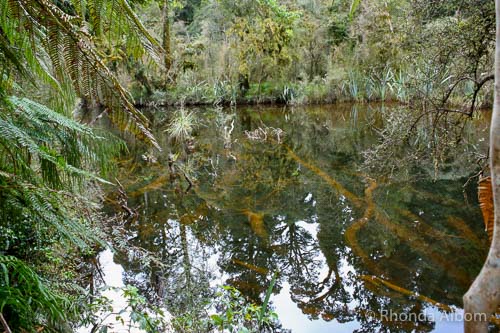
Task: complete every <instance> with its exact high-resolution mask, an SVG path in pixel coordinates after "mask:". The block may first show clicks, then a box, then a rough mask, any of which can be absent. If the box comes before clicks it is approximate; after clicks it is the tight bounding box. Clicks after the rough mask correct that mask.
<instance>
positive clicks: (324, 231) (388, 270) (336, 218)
mask: <svg viewBox="0 0 500 333" xmlns="http://www.w3.org/2000/svg"><path fill="white" fill-rule="evenodd" d="M192 112H193V114H194V115H198V117H199V118H200V119H201V118H203V119H205V118H206V119H208V120H206V121H199V122H198V123H197V125H196V126H195V131H194V133H193V136H194V140H193V141H191V140H188V141H189V142H187V143H186V142H185V141H183V144H181V145H175V144H174V143H173V142H171V139H169V136H168V133H167V132H166V129H167V127H168V123H169V114H170V112H169V111H165V110H151V111H150V113H151V117H152V119H153V122H154V128H155V134H156V136H157V138H158V139H159V141H160V143H161V145H162V146H163V148H164V151H163V152H161V153H158V152H154V151H152V150H150V151H149V152H148V151H147V150H148V148H145V147H142V146H132V148H131V151H130V153H129V155H128V156H126V157H125V159H124V160H123V161H122V162H121V163H120V173H119V179H120V182H121V183H122V184H123V185H124V187H125V189H126V192H127V195H128V205H129V207H132V208H138V212H139V216H138V218H136V219H133V220H132V221H130V222H129V223H128V224H127V225H126V232H127V234H128V237H129V241H130V243H131V244H134V245H137V246H140V247H143V248H145V249H147V250H149V251H151V252H152V253H154V254H155V255H156V256H157V257H158V258H160V260H161V261H162V262H163V263H165V264H166V267H168V268H165V267H164V268H161V269H159V268H154V267H150V266H149V265H147V264H145V263H144V262H142V261H141V260H138V259H135V258H134V257H133V256H130V255H127V254H117V255H115V258H114V261H115V262H116V263H118V264H120V265H121V266H122V267H123V269H124V272H123V274H122V278H123V280H124V283H127V284H133V285H136V286H138V287H139V288H140V289H141V290H143V291H144V292H145V293H146V294H147V295H149V296H150V297H151V298H155V299H161V300H163V301H164V302H165V303H166V308H167V309H168V310H169V311H170V312H171V313H173V314H176V313H179V312H182V311H183V309H189V308H190V307H193V304H195V303H196V302H199V299H200V298H201V297H203V296H207V295H210V294H211V292H212V290H213V288H214V287H215V286H217V285H231V286H234V287H235V288H237V289H239V290H240V291H241V292H242V293H243V294H244V295H245V296H246V297H247V298H248V299H250V300H254V301H255V302H260V300H261V299H262V298H263V294H264V293H265V291H266V289H267V287H268V286H269V283H270V279H271V276H272V275H273V273H274V272H279V278H278V281H277V284H276V287H275V289H274V294H273V296H272V298H271V300H272V304H273V306H274V308H275V310H276V312H277V313H278V314H279V317H280V320H281V322H282V324H283V327H284V328H287V329H291V330H292V331H293V332H304V333H309V332H317V333H322V332H325V333H326V332H353V331H355V330H357V331H358V332H375V331H379V330H382V331H389V332H414V331H416V332H429V331H433V332H461V331H462V329H461V326H462V323H461V322H460V320H459V319H460V316H459V314H460V313H461V312H460V311H461V310H460V308H461V306H462V301H461V298H462V295H463V294H464V292H465V291H466V290H467V288H468V286H469V285H470V283H471V281H472V280H473V278H474V276H475V275H476V274H477V273H478V271H479V269H480V267H481V265H482V262H483V260H484V257H485V255H486V250H487V247H488V245H487V241H486V236H485V233H484V232H483V230H482V229H483V225H482V219H481V214H480V211H479V209H478V205H477V200H476V194H475V188H474V185H472V186H469V187H467V191H466V193H465V194H466V197H467V199H466V198H465V197H464V192H463V187H462V186H463V184H464V183H465V182H466V180H467V178H468V177H469V176H470V175H472V174H473V173H474V167H475V166H474V165H473V164H472V163H471V162H470V161H471V159H470V156H471V154H472V153H471V151H472V150H473V149H478V145H477V143H478V142H479V147H480V145H481V142H484V140H485V138H486V136H487V131H486V129H487V124H486V122H485V121H482V120H477V121H475V123H474V129H473V130H470V131H469V132H468V134H466V138H467V139H469V140H471V142H472V143H474V145H470V147H469V148H464V149H463V151H460V152H457V154H456V156H454V157H453V158H451V159H447V160H446V161H445V162H443V165H442V170H443V171H442V172H441V173H439V174H438V176H437V178H436V179H433V178H434V169H433V165H430V166H429V165H426V163H425V162H424V161H419V160H416V161H414V162H411V164H409V165H405V166H398V165H396V166H395V168H394V170H397V169H398V168H397V167H401V168H400V169H402V170H403V172H400V173H397V174H395V176H394V177H392V178H388V177H382V176H381V175H378V174H376V173H373V174H368V173H369V172H367V171H366V169H364V168H362V166H363V163H364V155H363V154H362V153H363V151H365V150H367V149H369V148H370V147H373V146H374V145H375V144H377V142H378V139H377V135H376V130H377V128H380V127H381V126H382V125H383V121H384V120H383V119H384V117H385V115H387V114H388V112H390V109H389V111H388V110H387V108H384V107H383V106H380V105H373V106H367V105H364V106H352V105H345V106H323V107H307V108H243V109H238V110H236V111H235V110H218V109H213V108H207V109H203V108H202V109H198V110H193V111H192ZM201 115H203V117H201ZM469 149H470V150H471V151H469ZM363 170H365V171H363ZM186 178H187V179H189V181H188V180H187V179H186ZM189 182H191V183H192V186H191V185H190V184H189ZM115 199H116V198H115ZM110 201H111V202H112V201H113V194H111V195H110ZM110 209H116V210H119V207H118V206H116V207H114V206H113V205H110ZM384 313H386V314H387V313H394V314H397V315H398V318H396V319H394V318H393V319H392V320H391V318H386V317H384V316H383V314H384ZM447 313H455V315H447V316H444V314H447ZM423 314H425V315H426V316H427V319H428V320H424V319H425V318H424V316H423ZM412 316H413V317H412ZM406 317H408V318H412V319H410V320H405V318H406ZM401 318H402V319H403V320H399V319H401ZM415 318H417V319H418V320H415ZM446 319H448V320H446Z"/></svg>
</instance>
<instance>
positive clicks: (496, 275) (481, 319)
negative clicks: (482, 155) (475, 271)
mask: <svg viewBox="0 0 500 333" xmlns="http://www.w3.org/2000/svg"><path fill="white" fill-rule="evenodd" d="M495 7H496V25H497V30H496V49H495V97H494V102H493V115H492V118H491V130H490V165H491V181H492V186H493V202H494V209H495V223H494V230H493V240H492V243H491V246H490V251H489V253H488V257H487V258H486V262H485V263H484V266H483V268H482V269H481V272H480V273H479V275H478V276H477V278H476V280H475V281H474V282H473V284H472V286H471V287H470V289H469V290H468V291H467V293H466V294H465V296H464V310H465V313H466V316H465V318H466V319H470V320H465V322H464V328H465V333H482V332H484V333H486V332H488V320H489V317H490V316H491V314H493V313H494V312H495V311H496V310H497V306H498V304H499V303H500V137H499V135H500V134H499V133H500V0H495ZM467 316H469V318H467Z"/></svg>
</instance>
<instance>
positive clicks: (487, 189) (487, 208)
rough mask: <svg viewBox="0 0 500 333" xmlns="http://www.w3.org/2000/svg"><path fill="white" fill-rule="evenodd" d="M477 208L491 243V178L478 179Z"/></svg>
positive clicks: (492, 221)
mask: <svg viewBox="0 0 500 333" xmlns="http://www.w3.org/2000/svg"><path fill="white" fill-rule="evenodd" d="M477 190H478V195H479V206H480V207H481V212H482V213H483V220H484V226H485V229H486V232H487V233H488V238H489V240H490V242H491V240H492V239H493V224H494V219H495V215H494V213H493V191H492V186H491V177H484V178H481V179H479V186H478V189H477Z"/></svg>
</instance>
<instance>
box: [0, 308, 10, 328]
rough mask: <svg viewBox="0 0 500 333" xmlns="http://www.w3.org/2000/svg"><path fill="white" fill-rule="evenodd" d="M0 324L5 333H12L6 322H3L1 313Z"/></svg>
mask: <svg viewBox="0 0 500 333" xmlns="http://www.w3.org/2000/svg"><path fill="white" fill-rule="evenodd" d="M0 323H2V326H3V328H4V329H5V333H12V331H11V329H10V327H9V325H8V324H7V320H5V318H4V317H3V314H2V313H1V312H0Z"/></svg>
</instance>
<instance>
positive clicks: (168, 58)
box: [163, 0, 172, 85]
mask: <svg viewBox="0 0 500 333" xmlns="http://www.w3.org/2000/svg"><path fill="white" fill-rule="evenodd" d="M168 2H169V0H165V3H164V4H163V49H164V50H165V57H164V65H165V71H166V77H165V85H166V84H168V82H169V81H170V80H169V75H170V74H169V72H170V69H171V68H172V49H171V47H170V18H169V16H170V9H169V3H168Z"/></svg>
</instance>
